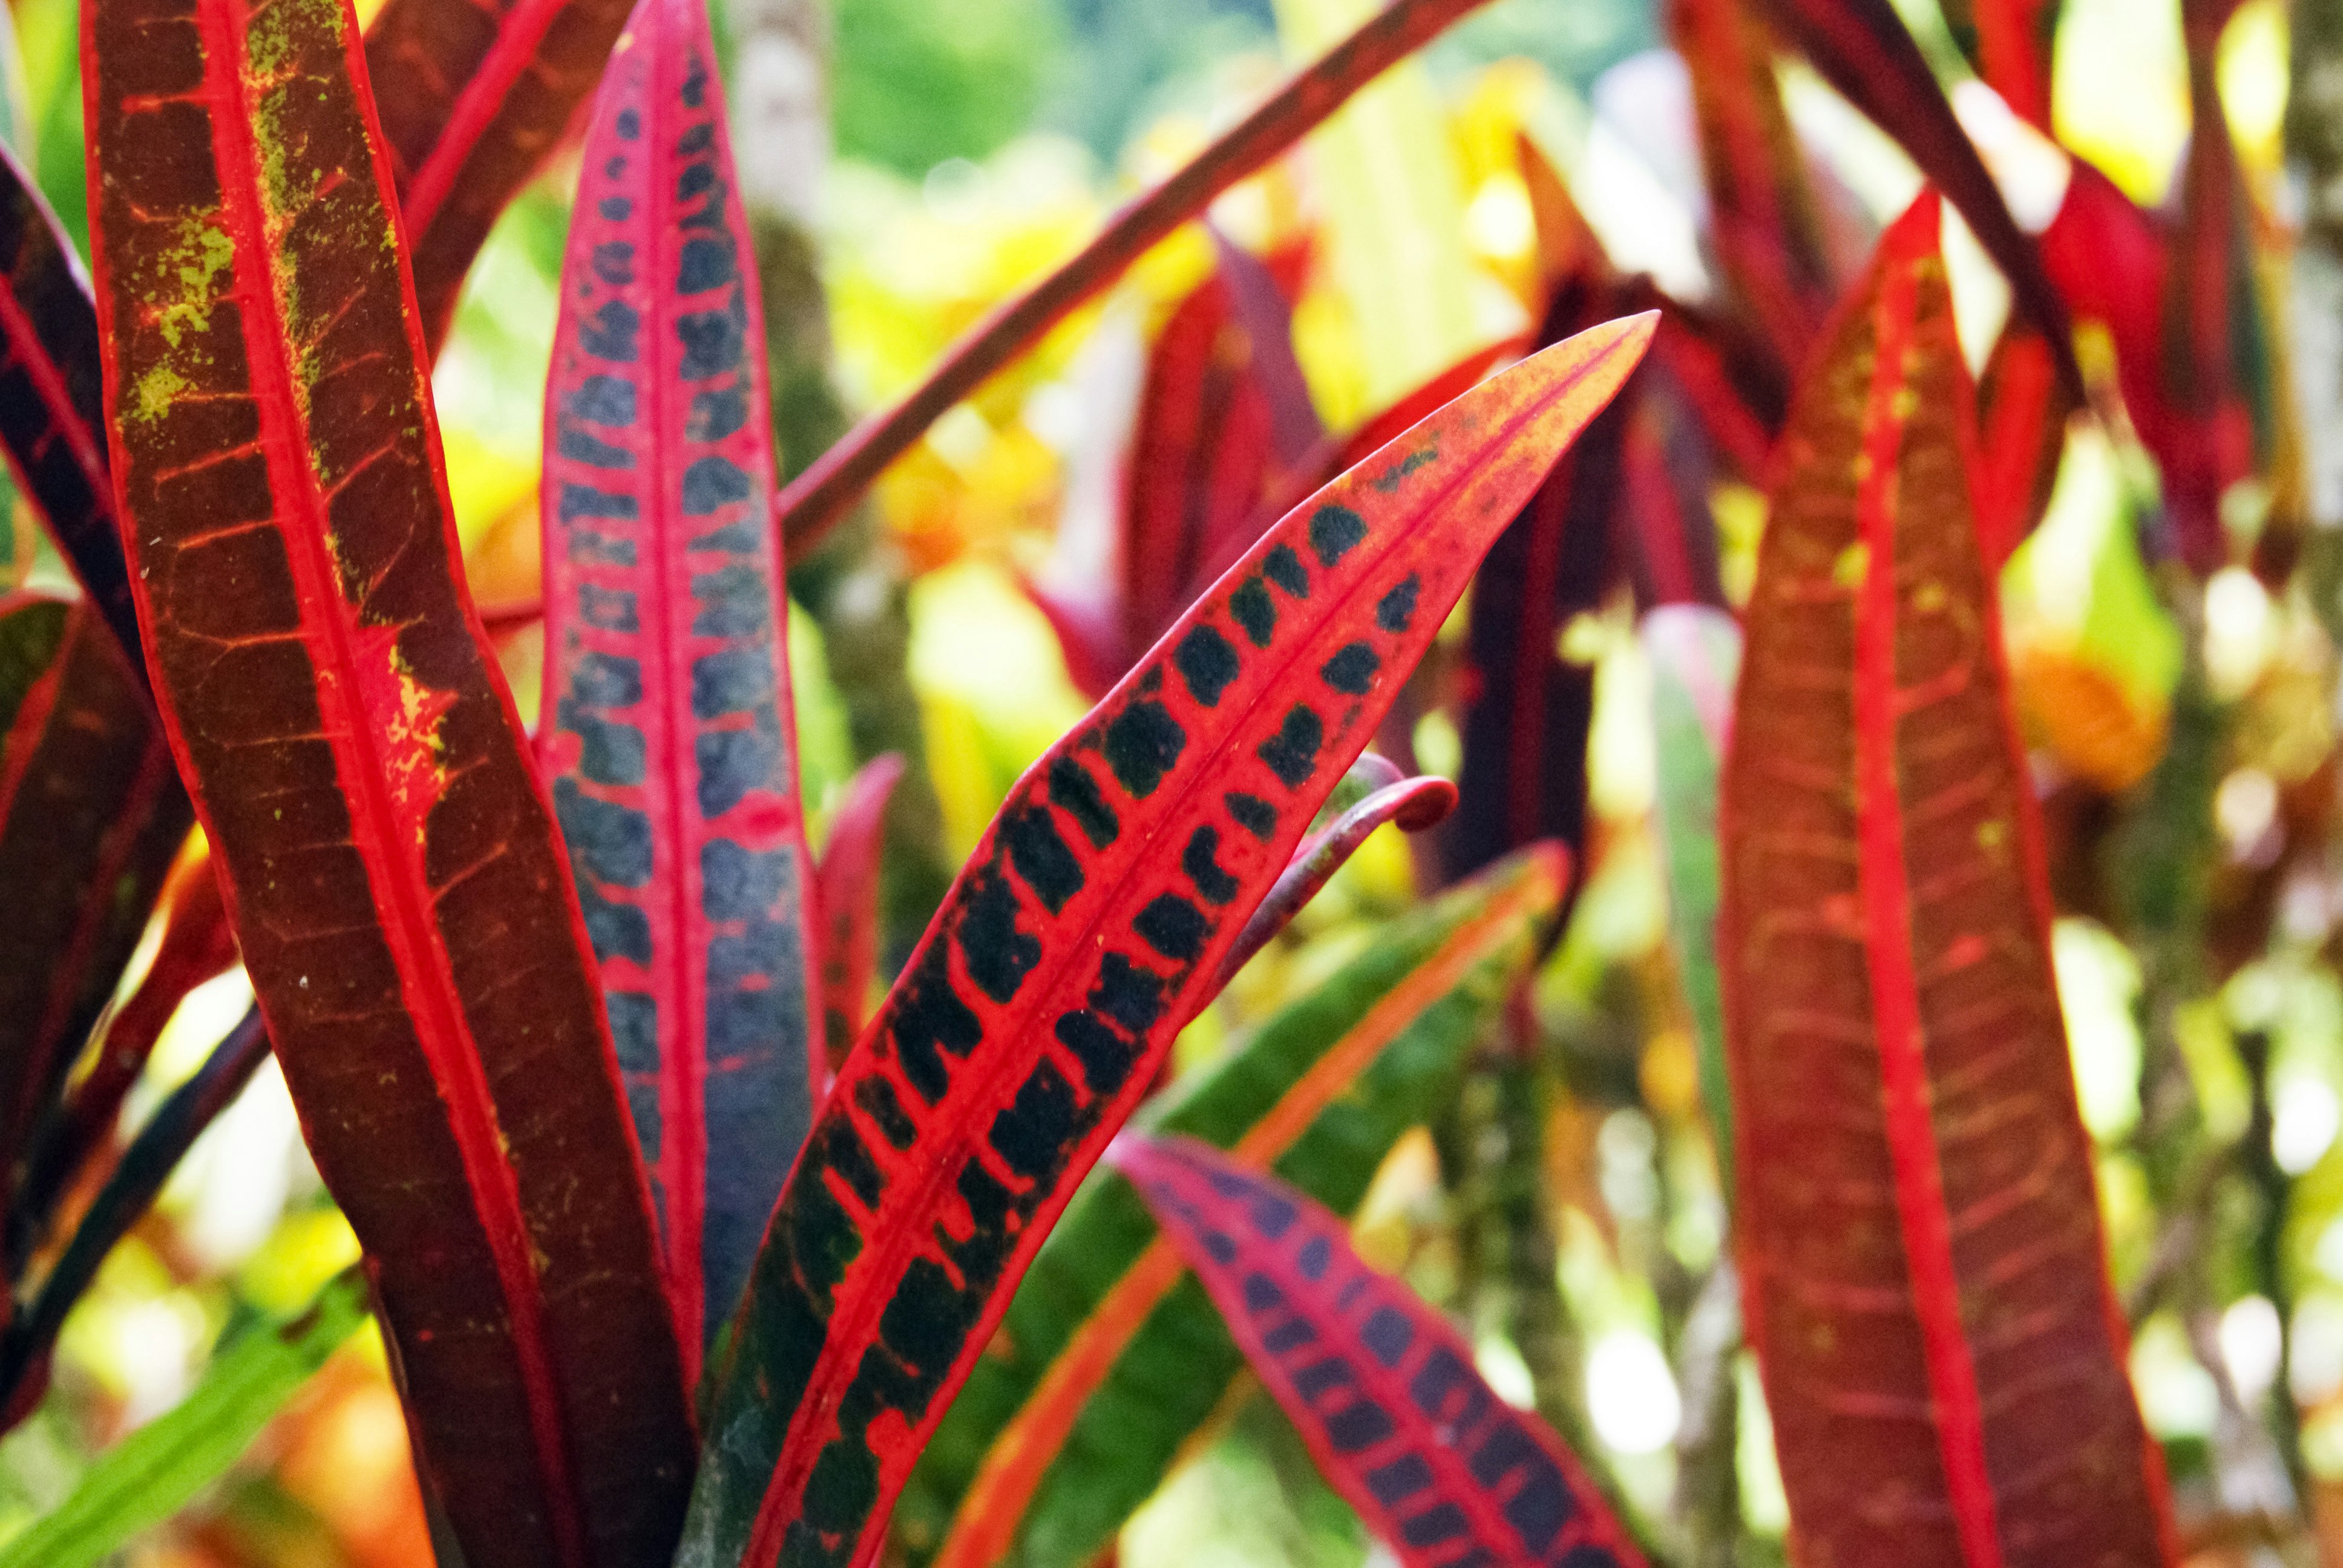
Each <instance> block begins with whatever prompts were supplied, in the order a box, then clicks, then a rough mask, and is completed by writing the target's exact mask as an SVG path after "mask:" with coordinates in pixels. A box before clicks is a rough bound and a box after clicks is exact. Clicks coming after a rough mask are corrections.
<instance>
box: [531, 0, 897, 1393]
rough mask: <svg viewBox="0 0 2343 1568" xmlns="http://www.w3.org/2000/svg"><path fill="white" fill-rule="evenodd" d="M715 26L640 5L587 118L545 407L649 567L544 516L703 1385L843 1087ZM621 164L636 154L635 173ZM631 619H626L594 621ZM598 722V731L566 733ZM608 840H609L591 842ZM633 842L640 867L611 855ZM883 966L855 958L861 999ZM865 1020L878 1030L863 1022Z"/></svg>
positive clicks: (550, 460)
mask: <svg viewBox="0 0 2343 1568" xmlns="http://www.w3.org/2000/svg"><path fill="white" fill-rule="evenodd" d="M708 26H709V24H708V20H707V14H706V10H705V7H704V6H703V5H699V3H698V0H645V3H644V4H643V5H641V6H640V7H639V8H638V10H637V11H636V13H635V15H634V17H633V19H632V20H631V22H630V23H629V25H628V40H629V42H628V45H627V46H626V47H625V48H624V49H622V50H621V51H620V52H619V53H618V55H617V56H616V57H615V58H614V59H613V61H612V62H611V65H610V71H609V74H608V76H607V77H606V78H605V79H604V81H603V84H602V86H601V90H600V91H599V92H598V94H597V95H596V97H595V100H594V111H593V118H592V122H591V124H590V125H589V126H588V131H587V146H586V156H585V159H584V173H583V174H582V175H581V176H580V181H579V201H578V208H577V213H576V216H574V217H573V218H572V220H571V226H570V234H569V253H568V261H567V264H566V266H565V270H564V280H563V288H562V292H561V299H562V313H561V319H560V323H559V325H558V329H557V332H556V336H555V339H554V354H553V372H552V377H551V380H550V382H549V384H548V387H547V393H546V437H547V446H548V448H550V450H549V452H548V457H547V460H546V477H547V479H548V485H547V486H546V487H545V490H546V493H548V494H550V493H551V492H552V490H553V487H554V486H555V484H557V483H558V482H560V481H563V480H566V479H569V478H572V477H575V478H576V479H578V480H579V481H581V482H582V481H589V480H590V481H591V482H593V483H595V484H598V485H599V486H600V487H602V488H603V491H604V492H605V493H606V494H608V495H610V496H613V497H617V498H621V499H622V500H623V502H624V505H623V507H622V508H615V509H617V510H621V511H623V513H624V514H625V515H624V518H621V519H618V521H621V522H623V524H624V527H623V528H608V529H605V530H603V533H604V534H606V535H607V534H608V533H612V532H618V533H623V535H624V536H625V538H627V540H628V543H629V544H630V545H631V546H632V547H633V548H631V549H630V550H629V551H628V555H627V558H626V561H625V563H624V564H623V565H622V564H618V563H614V562H612V561H611V560H610V559H609V558H608V557H607V555H606V554H605V553H603V552H602V551H601V550H600V549H599V548H598V543H597V546H596V547H595V548H581V541H580V540H579V539H578V535H577V533H576V531H575V529H574V528H572V527H571V526H570V523H569V520H568V518H565V517H564V516H563V515H562V511H561V508H558V507H557V508H547V509H546V510H545V512H544V515H543V527H544V555H545V603H546V623H545V624H546V655H547V668H546V675H545V682H546V689H547V690H548V692H549V693H552V694H554V696H555V698H556V701H555V704H554V722H553V723H552V725H550V726H549V727H548V728H547V729H546V730H545V732H544V734H543V736H542V737H541V739H540V741H539V747H540V750H541V753H542V759H543V761H544V763H545V765H546V768H547V769H548V773H550V774H551V776H552V777H553V779H554V789H555V792H556V798H557V799H563V800H564V801H565V804H564V809H563V811H562V827H563V829H564V830H565V832H566V833H567V834H568V838H569V843H570V849H571V851H572V854H571V869H572V870H573V872H574V873H575V875H576V876H577V878H578V885H579V889H580V891H581V893H582V894H584V895H586V896H588V899H589V900H591V901H596V902H599V903H602V904H604V905H607V906H610V907H613V908H616V909H620V910H630V911H636V912H638V913H639V920H636V921H633V922H630V928H629V932H628V934H629V937H630V940H629V942H628V946H627V948H626V949H625V950H618V949H616V948H613V947H612V946H610V945H609V944H608V943H606V942H598V943H597V957H598V960H600V969H601V976H602V984H603V988H604V990H605V991H606V992H612V993H616V992H627V993H629V994H635V995H640V996H642V997H645V998H647V999H648V1005H649V1011H650V1018H651V1033H652V1048H651V1050H649V1052H648V1053H647V1055H646V1057H645V1058H644V1059H643V1060H639V1061H636V1062H629V1063H628V1064H627V1074H626V1077H627V1085H628V1094H629V1100H630V1102H631V1104H632V1105H633V1106H634V1108H635V1120H636V1123H637V1132H638V1137H639V1141H640V1142H641V1144H642V1146H643V1150H644V1154H645V1158H646V1161H647V1163H648V1164H649V1169H650V1175H651V1179H652V1191H653V1195H654V1197H655V1199H656V1200H657V1202H658V1205H659V1214H660V1220H661V1226H660V1237H661V1247H662V1251H663V1254H664V1262H665V1269H664V1273H665V1277H666V1279H667V1281H668V1289H669V1294H670V1295H671V1296H672V1298H673V1300H674V1306H675V1312H676V1318H677V1322H678V1324H679V1332H680V1333H681V1335H682V1338H683V1340H684V1342H685V1353H684V1368H685V1372H686V1374H687V1376H688V1377H689V1378H692V1379H695V1380H696V1378H697V1376H698V1371H699V1355H700V1350H701V1347H702V1346H703V1345H705V1344H706V1343H707V1342H709V1341H710V1340H712V1339H713V1337H714V1335H715V1333H716V1332H717V1330H718V1329H719V1327H720V1326H721V1324H722V1323H723V1322H724V1320H725V1319H726V1318H727V1317H729V1315H730V1314H731V1312H732V1309H733V1307H734V1305H735V1304H736V1303H737V1302H738V1301H739V1293H740V1287H741V1284H742V1282H744V1281H745V1280H746V1278H747V1275H748V1269H749V1260H750V1259H751V1258H752V1257H753V1256H754V1255H755V1251H756V1248H757V1243H758V1239H759V1235H760V1233H761V1232H762V1231H763V1229H764V1223H765V1221H766V1219H767V1217H768V1216H769V1214H770V1213H771V1212H772V1206H773V1201H774V1200H775V1199H776V1198H777V1197H779V1194H780V1190H781V1181H782V1179H783V1178H784V1177H785V1176H786V1175H787V1174H788V1172H789V1163H790V1161H792V1160H793V1159H794V1158H795V1157H796V1154H797V1149H798V1145H799V1142H800V1141H802V1140H803V1139H804V1137H805V1131H806V1129H807V1127H808V1126H809V1124H810V1122H811V1119H812V1114H813V1101H814V1099H815V1097H816V1095H817V1094H818V1092H819V1091H820V1087H821V1085H822V1083H823V1082H824V1081H826V1080H827V1078H828V1076H829V1070H830V1068H829V1060H828V1053H827V1051H826V1050H825V1049H824V1045H823V1040H824V1035H825V1033H826V1032H827V1026H826V1025H825V1024H824V1023H823V1022H822V1021H820V1020H818V1018H817V1014H816V1009H817V1008H818V1007H820V1006H823V1005H824V1004H825V1002H826V1000H830V999H831V997H832V994H833V993H831V992H830V989H829V987H828V986H827V985H826V983H825V977H824V976H823V975H822V974H820V972H818V970H819V965H818V960H817V954H816V951H815V949H816V948H817V946H818V945H819V944H818V940H817V934H816V933H817V926H816V921H815V909H816V901H815V900H816V889H815V880H816V873H815V870H814V864H813V859H812V856H811V855H810V854H809V851H808V849H807V848H806V839H805V828H804V817H803V809H802V802H801V801H800V799H799V789H798V765H797V755H796V749H795V747H794V745H793V744H792V743H791V742H792V739H793V737H794V736H795V734H796V721H795V719H794V717H793V711H792V709H793V704H792V699H791V693H790V688H789V662H788V648H787V645H786V640H785V638H784V634H783V628H784V627H785V626H786V624H787V621H786V618H785V617H784V615H783V613H782V602H781V590H780V560H779V549H778V547H777V545H776V544H775V542H774V540H773V538H771V535H770V533H769V531H768V530H766V529H764V528H761V527H759V526H758V525H759V524H760V523H761V521H762V519H763V518H765V517H766V515H767V514H768V512H769V509H770V508H771V505H772V487H773V482H774V481H773V470H774V464H773V451H772V445H771V434H770V432H771V420H770V417H769V414H768V410H767V403H768V401H769V398H768V394H767V389H766V382H765V375H766V367H765V362H764V359H763V357H762V356H761V355H759V356H746V355H743V354H741V353H740V352H739V343H740V338H741V335H742V333H743V332H747V333H749V335H750V336H751V337H753V338H754V339H755V340H757V341H759V342H761V341H762V334H763V327H762V324H761V319H760V316H761V312H760V309H759V302H758V299H757V296H756V286H757V273H756V268H755V266H753V265H752V263H751V262H750V260H749V256H747V253H746V246H747V245H748V243H749V226H748V220H747V217H746V216H745V214H744V213H743V211H742V210H741V207H740V205H739V200H738V198H737V196H735V195H734V194H733V191H732V184H733V182H732V181H731V179H730V178H729V175H728V176H727V177H725V178H721V179H711V180H709V181H706V182H700V181H694V180H689V179H687V178H685V177H683V176H688V175H689V173H690V172H691V171H692V170H698V169H709V168H720V169H723V170H727V171H729V169H730V167H731V150H730V143H729V137H728V135H727V133H726V129H725V126H724V123H723V122H724V105H723V95H722V94H721V93H720V92H719V91H715V90H713V88H714V82H713V78H712V77H710V76H709V72H708V62H709V60H711V59H712V58H713V53H712V45H711V44H710V42H709V31H708ZM694 80H699V81H700V82H701V83H702V87H701V90H700V91H699V94H698V96H697V102H696V103H695V102H694V101H692V98H691V96H690V95H688V94H687V93H686V92H685V91H684V87H685V85H688V84H689V83H690V82H692V81H694ZM622 117H625V118H626V119H627V123H628V125H631V126H634V127H635V131H636V136H632V137H630V136H627V135H625V134H624V132H623V131H622V128H621V126H620V123H619V122H620V120H621V118H622ZM629 143H635V144H636V145H637V146H639V148H642V149H646V150H637V151H631V152H628V153H627V155H626V156H620V153H621V149H622V148H624V147H626V146H628V144H629ZM668 149H674V150H673V151H669V150H668ZM605 208H608V209H609V210H613V211H615V210H619V209H620V208H623V210H624V214H625V216H623V217H621V218H618V219H615V220H613V219H608V218H604V217H602V216H599V214H600V212H601V211H602V210H603V209H605ZM618 245H624V246H630V247H631V248H632V251H633V253H634V254H636V255H638V256H641V257H642V258H643V265H642V266H640V267H639V268H637V269H636V270H635V271H633V272H632V273H630V274H629V275H628V278H627V280H626V281H625V282H624V283H621V284H613V283H611V282H609V281H608V280H607V279H606V278H605V277H604V276H602V275H601V274H600V273H599V272H598V270H597V268H596V267H595V266H594V263H593V257H594V256H595V255H596V254H597V253H598V251H599V250H601V249H604V248H606V247H608V246H618ZM719 257H720V258H721V259H720V260H719V259H718V258H719ZM616 318H623V319H624V320H625V321H627V322H628V323H630V324H633V326H632V327H630V329H629V336H628V343H627V345H625V346H624V351H623V352H622V351H621V349H620V346H618V345H616V344H613V343H611V342H608V341H607V340H606V337H605V335H604V333H603V331H602V330H601V328H600V327H598V326H597V324H598V323H607V322H608V321H610V320H612V319H616ZM711 396H715V397H724V398H729V399H732V400H736V401H738V402H739V404H741V405H742V407H745V408H746V409H747V410H748V417H746V418H745V419H743V420H740V421H739V422H737V423H734V424H732V425H730V426H729V427H724V428H723V429H722V431H721V433H720V434H719V433H718V430H719V424H718V422H713V421H709V420H707V419H705V418H704V417H701V412H700V411H701V409H702V408H703V407H704V400H705V399H707V398H708V397H711ZM571 430H578V431H580V432H582V433H585V434H587V435H590V436H591V437H593V438H594V439H595V440H597V441H600V442H607V443H609V444H611V445H613V446H615V447H618V448H620V449H622V450H623V451H624V452H625V453H626V454H627V457H628V462H627V463H626V465H625V466H624V467H623V469H621V470H618V471H613V470H612V469H609V468H607V467H606V468H603V469H601V470H599V471H598V472H588V471H586V470H584V469H583V468H581V467H578V466H576V464H575V462H574V459H573V458H572V457H571V455H570V453H569V452H568V450H567V449H566V448H562V447H559V446H558V441H557V437H558V436H560V435H561V434H563V433H566V432H568V431H571ZM744 522H746V523H747V524H749V527H748V528H746V529H745V530H743V531H742V533H741V535H740V537H739V538H737V539H736V538H733V537H732V534H731V531H730V530H732V529H733V528H736V527H737V526H738V525H740V524H742V523H744ZM615 598H623V599H624V600H625V601H626V602H627V603H628V604H629V605H631V606H633V607H634V608H635V611H636V613H635V614H634V615H633V616H632V617H630V618H626V619H623V620H614V619H613V618H609V617H607V616H599V615H598V614H596V613H595V611H596V607H597V606H598V605H599V604H603V603H607V602H609V601H611V600H612V599H615ZM613 671H623V672H624V674H625V678H624V680H623V681H620V680H618V679H614V678H613V677H612V672H613ZM573 699H574V701H573ZM588 706H590V707H592V708H593V709H596V712H595V716H594V722H593V723H592V725H590V726H574V725H573V724H572V722H571V720H572V719H573V718H574V717H575V716H576V715H578V712H579V710H581V709H584V708H587V707H588ZM613 735H616V736H621V737H624V738H625V740H626V745H627V747H628V749H629V750H631V751H636V752H639V754H640V755H641V756H642V757H643V758H644V759H646V764H647V765H646V766H645V767H644V768H642V769H640V770H639V772H637V773H635V774H633V775H632V776H630V777H627V778H613V777H611V776H610V775H608V773H607V772H606V771H600V770H598V769H595V768H594V767H593V766H592V762H593V759H592V757H591V756H590V755H589V753H590V751H591V750H592V749H594V748H595V747H596V745H597V744H599V745H601V746H603V747H605V748H607V747H608V744H609V740H608V738H609V737H611V736H613ZM565 792H568V793H567V794H565ZM571 799H574V800H575V802H576V804H575V806H574V807H573V806H572V805H570V804H569V803H568V802H569V801H570V800H571ZM883 804H884V791H883V789H882V790H881V791H880V795H879V799H878V800H877V801H876V802H874V803H872V804H871V805H870V806H868V807H866V808H864V813H865V814H866V815H868V816H870V817H871V818H872V819H874V822H875V818H876V815H877V812H878V810H879V809H880V808H881V807H883ZM589 814H590V819H591V820H593V821H595V822H597V823H598V824H599V826H598V828H597V829H596V830H594V831H590V832H589V831H581V830H580V828H581V826H582V825H583V824H584V823H585V822H586V821H588V819H589ZM618 834H622V835H623V837H624V841H625V842H626V844H627V846H628V850H629V855H628V859H627V862H626V864H625V867H624V868H623V869H620V868H619V867H618V865H616V864H615V863H614V862H613V861H612V859H611V858H610V857H609V855H608V853H607V852H603V851H601V850H600V849H599V848H598V846H599V845H600V844H601V843H603V842H605V841H607V840H608V839H609V838H610V837H611V836H612V835H618ZM866 852H867V853H868V854H870V855H873V856H875V853H876V849H875V845H867V846H866ZM850 859H851V852H850ZM871 870H872V868H871V867H870V866H869V865H865V866H864V867H863V868H862V871H861V876H862V879H863V880H864V882H865V883H866V884H867V883H868V882H869V881H870V874H871ZM858 893H859V894H860V895H861V896H862V897H865V898H867V897H868V894H869V889H868V887H867V886H866V887H864V888H862V889H850V890H847V897H846V909H845V910H844V913H845V915H846V918H847V920H848V926H849V929H848V930H846V931H845V932H843V933H841V940H842V941H843V942H844V944H845V947H846V951H844V952H843V953H841V955H840V956H841V959H842V960H843V961H844V963H845V965H846V970H845V971H842V972H841V973H840V977H839V980H840V986H841V987H845V986H850V985H853V984H855V983H857V982H856V980H855V979H854V976H853V974H852V973H851V972H850V971H851V970H852V969H853V966H854V964H855V962H856V960H855V958H854V955H853V952H852V944H853V936H852V930H851V924H852V920H853V918H854V917H853V912H852V911H853V907H854V906H853V898H854V896H855V895H856V894H858ZM860 963H861V965H862V967H861V970H860V982H859V983H860V985H862V986H865V987H867V986H868V985H869V983H870V967H869V966H870V953H869V952H868V951H867V950H866V951H865V952H864V953H863V955H862V957H861V960H860ZM836 1000H839V1001H840V1002H841V1003H844V1002H845V999H844V998H843V997H839V998H837V999H836ZM846 1005H849V1006H850V1010H852V1011H853V1012H854V1013H855V1015H856V1020H857V1021H859V1018H860V1010H861V1008H860V1003H850V1004H846ZM849 1029H850V1023H849V1022H848V1021H847V1020H840V1022H839V1024H838V1030H839V1032H840V1034H845V1033H846V1032H847V1031H848V1030H849ZM838 1049H839V1050H840V1054H841V1055H842V1054H843V1053H844V1050H845V1047H844V1045H842V1044H841V1045H840V1047H839V1048H838ZM654 1124H655V1127H656V1131H653V1126H654Z"/></svg>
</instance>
